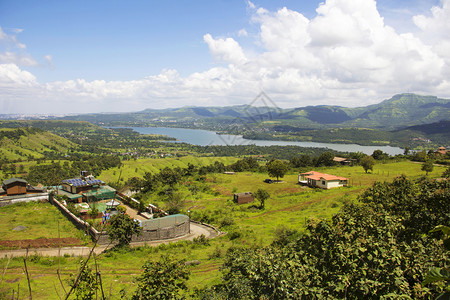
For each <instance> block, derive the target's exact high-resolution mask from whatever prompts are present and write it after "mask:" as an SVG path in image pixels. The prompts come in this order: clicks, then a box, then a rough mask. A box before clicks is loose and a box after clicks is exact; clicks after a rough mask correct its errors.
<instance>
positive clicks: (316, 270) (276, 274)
mask: <svg viewBox="0 0 450 300" xmlns="http://www.w3.org/2000/svg"><path fill="white" fill-rule="evenodd" d="M449 196H450V195H449V186H448V183H447V182H437V181H428V180H421V181H419V182H413V181H410V180H408V179H406V178H405V177H400V178H398V179H396V180H394V182H392V183H377V184H375V185H374V186H373V187H372V188H371V189H369V190H368V191H367V192H365V193H364V194H363V195H362V196H361V197H360V201H361V204H352V203H348V204H345V205H344V207H343V209H342V210H341V211H340V212H339V213H338V214H336V215H335V216H334V217H333V218H332V220H331V221H310V222H309V224H308V226H307V232H306V233H304V234H301V235H300V236H296V235H295V233H292V234H291V233H289V232H288V231H287V230H280V231H281V232H282V233H283V235H284V237H283V238H281V239H277V240H275V241H274V243H273V244H272V245H271V246H268V247H264V248H230V249H229V251H228V252H227V254H226V257H225V261H224V264H223V265H222V270H223V277H222V283H221V284H219V285H216V286H215V287H214V288H213V289H210V290H208V291H207V293H209V294H213V295H215V297H217V298H221V299H300V298H306V299H310V298H311V299H312V298H314V299H316V298H318V299H331V298H333V299H343V298H349V299H380V298H401V297H404V298H413V299H429V298H430V297H433V296H436V295H439V294H440V293H442V292H443V288H442V286H440V285H439V284H434V283H430V284H429V285H428V286H427V287H422V285H421V282H422V281H423V280H424V279H425V276H426V274H427V273H428V269H429V268H430V267H439V266H442V265H446V264H448V263H449V262H450V257H449V256H448V255H447V254H448V253H446V252H445V250H444V249H443V246H442V244H441V243H439V242H438V241H436V240H435V239H433V238H431V237H427V236H426V235H424V233H426V232H428V231H429V230H430V229H432V228H434V226H435V224H436V223H438V224H439V223H440V222H442V223H444V224H446V223H448V222H449V221H450V220H449V215H450V214H449V213H450V207H449V206H448V201H446V200H445V199H449ZM292 237H293V238H292ZM439 274H441V275H442V273H439ZM444 275H445V274H444ZM435 278H436V277H435ZM205 293H206V292H205Z"/></svg>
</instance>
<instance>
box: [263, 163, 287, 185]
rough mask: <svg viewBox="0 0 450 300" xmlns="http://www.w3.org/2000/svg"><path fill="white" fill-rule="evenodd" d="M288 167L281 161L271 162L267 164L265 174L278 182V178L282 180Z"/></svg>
mask: <svg viewBox="0 0 450 300" xmlns="http://www.w3.org/2000/svg"><path fill="white" fill-rule="evenodd" d="M287 170H288V166H287V164H286V163H284V162H282V161H281V160H271V161H269V162H268V163H267V172H268V173H269V176H274V177H276V178H277V181H279V178H283V177H284V174H286V172H287Z"/></svg>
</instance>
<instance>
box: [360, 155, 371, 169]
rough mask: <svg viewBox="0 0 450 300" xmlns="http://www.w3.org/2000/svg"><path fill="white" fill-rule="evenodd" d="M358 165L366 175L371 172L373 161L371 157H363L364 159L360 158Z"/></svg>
mask: <svg viewBox="0 0 450 300" xmlns="http://www.w3.org/2000/svg"><path fill="white" fill-rule="evenodd" d="M359 163H360V165H361V166H362V167H363V168H364V171H365V172H366V173H367V171H369V170H370V171H372V172H373V166H374V165H375V159H374V158H373V157H372V156H365V157H363V158H361V160H360V161H359Z"/></svg>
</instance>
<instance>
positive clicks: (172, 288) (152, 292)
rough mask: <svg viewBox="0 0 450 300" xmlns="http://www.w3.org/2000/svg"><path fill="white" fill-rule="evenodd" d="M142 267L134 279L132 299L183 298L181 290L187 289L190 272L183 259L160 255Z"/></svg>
mask: <svg viewBox="0 0 450 300" xmlns="http://www.w3.org/2000/svg"><path fill="white" fill-rule="evenodd" d="M142 268H143V269H144V271H143V272H142V274H141V275H139V276H138V277H136V279H135V282H136V283H137V288H136V291H135V292H134V294H133V297H132V299H133V300H140V299H164V300H165V299H183V298H184V297H183V295H182V292H183V291H185V290H187V286H186V281H187V280H188V279H189V274H190V272H189V270H188V267H187V266H186V265H185V263H184V261H182V260H181V261H177V260H175V259H173V258H171V257H168V256H162V257H161V259H160V260H159V261H148V262H146V263H145V264H144V265H143V266H142Z"/></svg>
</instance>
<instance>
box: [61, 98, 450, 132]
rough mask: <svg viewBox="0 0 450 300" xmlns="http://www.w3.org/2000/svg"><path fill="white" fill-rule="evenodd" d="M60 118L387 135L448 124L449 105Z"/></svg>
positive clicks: (432, 101) (412, 101)
mask: <svg viewBox="0 0 450 300" xmlns="http://www.w3.org/2000/svg"><path fill="white" fill-rule="evenodd" d="M64 119H67V120H79V121H89V122H92V123H95V124H107V125H137V126H170V127H197V128H198V127H200V128H206V129H222V128H223V129H225V128H224V127H225V126H226V125H228V124H230V123H236V122H235V121H236V120H238V121H239V122H240V123H245V124H250V125H255V124H259V125H261V124H262V126H263V127H267V128H271V127H272V126H275V125H277V126H282V125H288V126H292V127H294V128H299V129H325V128H332V127H358V128H378V129H382V130H393V129H398V128H401V127H406V126H414V125H422V124H429V123H434V122H439V121H442V120H449V119H450V100H449V99H441V98H438V97H435V96H421V95H416V94H398V95H395V96H393V97H392V98H390V99H387V100H384V101H382V102H381V103H378V104H374V105H369V106H365V107H357V108H346V107H340V106H332V105H320V106H307V107H299V108H290V109H281V108H278V107H276V106H268V107H253V106H248V105H238V106H228V107H182V108H169V109H160V110H157V109H146V110H143V111H140V112H135V113H117V114H87V115H78V116H68V117H65V118H64Z"/></svg>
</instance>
